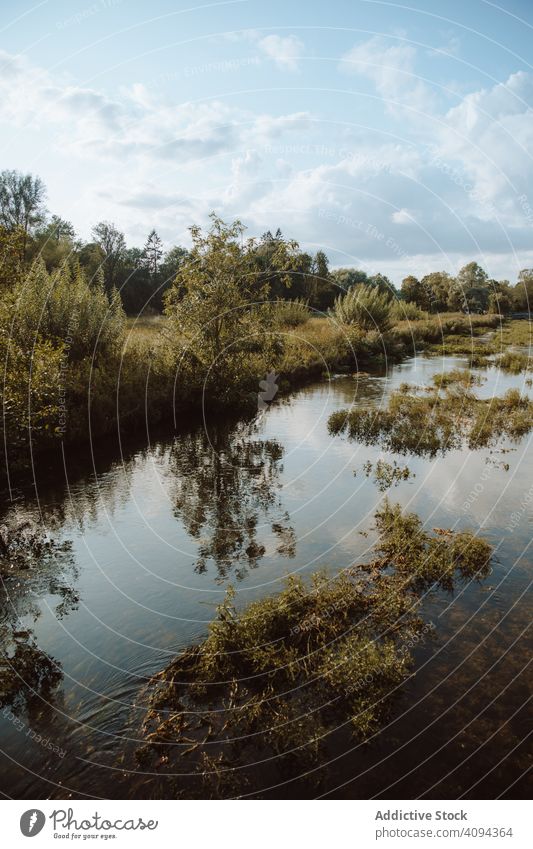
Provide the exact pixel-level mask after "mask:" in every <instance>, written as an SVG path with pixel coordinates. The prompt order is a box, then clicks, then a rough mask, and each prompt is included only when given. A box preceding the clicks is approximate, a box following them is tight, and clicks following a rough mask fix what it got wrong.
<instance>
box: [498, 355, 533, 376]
mask: <svg viewBox="0 0 533 849" xmlns="http://www.w3.org/2000/svg"><path fill="white" fill-rule="evenodd" d="M496 365H497V366H499V368H501V369H502V370H503V371H508V372H510V373H511V374H520V372H521V371H531V370H532V369H533V357H529V356H528V355H527V354H523V353H521V352H520V351H505V352H504V353H503V354H502V355H501V357H499V358H498V359H497V360H496Z"/></svg>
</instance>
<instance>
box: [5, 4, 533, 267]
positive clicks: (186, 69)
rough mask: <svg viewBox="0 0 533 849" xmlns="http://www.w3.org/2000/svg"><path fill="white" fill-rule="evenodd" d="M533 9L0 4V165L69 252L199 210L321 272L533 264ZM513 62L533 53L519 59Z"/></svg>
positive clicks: (138, 236) (163, 229) (166, 235)
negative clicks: (284, 244) (38, 198)
mask: <svg viewBox="0 0 533 849" xmlns="http://www.w3.org/2000/svg"><path fill="white" fill-rule="evenodd" d="M532 36H533V3H531V2H526V1H525V0H514V2H509V1H508V0H501V3H499V4H496V3H489V2H484V1H483V0H468V2H465V0H462V2H456V0H452V2H447V3H446V4H444V3H442V2H436V0H412V2H409V0H406V2H405V4H401V3H396V2H385V1H383V2H378V1H377V0H350V2H345V0H330V2H323V0H322V2H307V3H303V2H294V0H286V2H279V0H273V2H268V3H265V2H256V0H235V2H221V3H205V4H204V3H201V2H197V3H194V2H192V0H182V2H181V3H180V4H178V3H176V2H168V0H153V1H152V2H150V3H147V2H140V1H139V0H94V2H91V0H70V2H66V0H45V2H40V3H35V2H32V3H28V2H25V0H22V2H19V0H17V2H11V0H3V2H2V4H1V6H0V146H1V154H2V155H1V160H0V167H1V168H18V169H20V170H23V171H32V172H34V173H37V174H39V175H40V176H41V177H42V178H43V180H44V181H45V183H46V185H47V187H48V207H49V209H50V211H51V212H56V213H59V214H61V215H62V216H63V217H66V218H69V219H70V220H72V222H73V223H74V225H75V227H76V228H77V230H78V232H79V233H80V234H81V235H82V236H83V237H87V236H88V235H89V233H90V229H91V226H92V225H93V224H94V223H96V222H97V221H98V220H101V219H107V220H112V221H114V222H115V223H116V224H117V225H118V226H120V227H121V229H123V230H124V231H125V232H126V234H127V237H128V240H129V241H130V243H134V244H142V243H143V241H144V239H145V237H146V234H147V233H148V232H149V231H150V230H151V229H152V227H156V229H157V230H158V231H159V232H160V234H161V236H162V237H163V239H164V241H165V243H166V244H167V245H171V244H174V243H182V244H187V242H188V226H189V225H190V224H192V223H201V224H202V223H204V222H205V221H206V220H207V216H208V214H209V212H210V211H211V210H216V211H217V212H218V213H219V214H220V215H222V216H223V217H225V218H227V219H231V218H234V217H239V218H240V219H241V220H242V221H243V222H244V223H245V224H247V226H248V228H249V232H250V233H251V234H260V233H262V232H263V231H264V230H266V229H271V230H274V229H276V228H277V227H281V229H282V230H283V232H284V233H285V234H286V235H287V236H290V237H294V238H297V239H298V240H299V241H300V243H301V244H302V245H303V246H305V247H306V248H309V249H312V250H318V249H323V250H325V251H326V253H327V254H328V255H329V256H330V258H331V261H332V264H334V265H357V266H359V267H362V268H364V269H366V270H367V271H370V272H375V271H377V270H381V271H383V272H385V273H387V274H389V275H390V276H391V277H392V278H393V279H394V280H395V282H397V283H399V282H400V281H401V279H402V277H404V276H405V275H406V274H412V273H415V274H423V273H426V272H427V271H429V270H436V269H446V270H449V271H451V272H455V271H456V270H457V269H458V268H459V267H460V266H461V265H462V264H463V263H464V262H466V261H468V260H470V259H476V260H477V261H479V262H481V263H482V264H483V265H484V266H485V267H486V268H487V270H488V271H489V272H490V274H491V275H493V276H495V277H498V278H507V279H510V280H511V281H512V282H514V280H515V278H516V274H517V271H518V270H519V269H520V268H523V267H525V266H530V265H533V238H532V237H533V158H532V155H531V154H532V151H533V111H532V108H533V66H532V65H531V64H530V63H529V62H528V56H529V57H530V58H531V49H530V45H531V40H532ZM532 61H533V59H532Z"/></svg>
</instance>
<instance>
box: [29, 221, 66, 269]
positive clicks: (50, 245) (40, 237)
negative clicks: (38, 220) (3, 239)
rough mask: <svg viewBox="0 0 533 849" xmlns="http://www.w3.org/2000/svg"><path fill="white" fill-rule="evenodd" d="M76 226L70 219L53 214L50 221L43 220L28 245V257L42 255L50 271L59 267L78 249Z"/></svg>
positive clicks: (31, 258) (32, 257)
mask: <svg viewBox="0 0 533 849" xmlns="http://www.w3.org/2000/svg"><path fill="white" fill-rule="evenodd" d="M75 236H76V234H75V231H74V227H73V226H72V224H71V223H70V221H65V219H63V218H60V217H59V216H58V215H53V216H52V218H51V219H50V220H49V221H45V222H43V224H42V225H41V226H40V227H38V228H37V229H36V231H35V233H34V235H33V238H32V240H31V243H30V244H29V245H28V250H27V258H28V260H34V259H35V258H36V257H38V256H39V257H41V258H42V259H43V260H44V262H45V264H46V267H47V269H48V270H49V271H52V270H53V269H54V268H59V266H60V265H62V264H63V263H64V262H65V261H67V260H69V259H70V258H71V257H72V256H73V254H74V253H75V251H76V249H77V245H76V243H75V241H74V239H75Z"/></svg>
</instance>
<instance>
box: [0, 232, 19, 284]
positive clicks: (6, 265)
mask: <svg viewBox="0 0 533 849" xmlns="http://www.w3.org/2000/svg"><path fill="white" fill-rule="evenodd" d="M23 245H24V231H23V230H22V228H21V227H15V229H13V230H8V229H7V228H6V227H4V226H2V225H0V287H1V288H2V289H4V290H5V289H7V288H8V287H10V286H14V285H15V284H16V283H17V282H18V281H19V280H20V279H21V276H22V272H23V269H22V263H21V257H22V254H23V250H24V248H23Z"/></svg>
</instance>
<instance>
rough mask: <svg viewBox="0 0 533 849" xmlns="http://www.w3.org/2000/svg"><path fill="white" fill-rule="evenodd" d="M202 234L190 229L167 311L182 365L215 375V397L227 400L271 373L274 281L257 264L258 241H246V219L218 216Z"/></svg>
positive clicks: (201, 377)
mask: <svg viewBox="0 0 533 849" xmlns="http://www.w3.org/2000/svg"><path fill="white" fill-rule="evenodd" d="M211 222H212V223H211V227H210V229H209V231H208V232H207V233H204V232H203V231H202V229H201V228H200V227H198V226H194V227H191V236H192V243H193V244H192V249H191V251H190V253H189V255H188V256H187V258H186V259H185V260H184V262H183V263H182V265H181V266H180V268H179V270H178V273H177V276H176V280H175V281H174V284H173V285H172V286H171V288H170V289H169V291H168V293H167V296H166V312H167V314H168V315H169V316H170V317H171V319H172V321H173V324H174V326H175V328H176V336H177V339H179V340H181V341H182V343H183V344H184V358H183V362H184V363H185V362H186V363H189V364H190V366H191V370H192V373H193V375H194V376H195V377H196V381H200V384H203V382H204V381H206V380H209V383H210V387H209V393H210V395H211V396H212V397H213V398H214V399H216V400H218V401H220V402H227V401H229V400H232V399H233V398H234V394H235V392H238V391H239V390H240V389H243V390H244V388H246V389H247V391H251V390H252V389H253V388H254V387H255V388H257V382H258V380H259V379H261V377H264V375H265V374H266V373H267V372H268V371H270V370H271V368H272V364H273V361H274V359H275V353H276V352H277V351H278V350H279V340H278V339H277V338H276V337H275V334H274V329H275V324H274V320H273V317H272V314H271V311H269V310H267V309H264V308H263V307H262V304H264V303H265V302H266V301H267V299H268V296H269V291H270V289H269V285H268V282H267V280H266V279H265V277H266V275H265V272H264V271H261V270H260V269H259V268H258V266H257V261H256V260H257V257H256V247H257V246H256V243H255V241H254V240H253V239H249V240H247V241H244V239H243V236H244V227H243V225H242V224H241V223H240V221H234V222H233V224H226V223H224V221H222V220H221V219H220V218H219V217H217V216H216V215H215V214H212V215H211Z"/></svg>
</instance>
